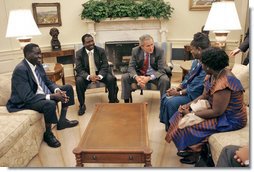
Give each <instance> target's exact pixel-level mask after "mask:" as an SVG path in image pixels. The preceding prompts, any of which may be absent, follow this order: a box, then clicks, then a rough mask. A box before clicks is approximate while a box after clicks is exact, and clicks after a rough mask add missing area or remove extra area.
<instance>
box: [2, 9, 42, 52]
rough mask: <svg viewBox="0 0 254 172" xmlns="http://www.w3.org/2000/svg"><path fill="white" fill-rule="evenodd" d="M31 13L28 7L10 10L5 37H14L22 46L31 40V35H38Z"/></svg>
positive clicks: (38, 31)
mask: <svg viewBox="0 0 254 172" xmlns="http://www.w3.org/2000/svg"><path fill="white" fill-rule="evenodd" d="M40 34H41V32H40V30H39V29H38V27H37V25H36V23H35V21H34V18H33V16H32V13H31V11H30V10H28V9H23V10H12V11H10V13H9V20H8V25H7V31H6V37H7V38H9V37H16V38H17V39H18V40H19V41H20V44H21V47H23V46H24V45H25V44H27V43H29V42H30V41H31V36H34V35H40Z"/></svg>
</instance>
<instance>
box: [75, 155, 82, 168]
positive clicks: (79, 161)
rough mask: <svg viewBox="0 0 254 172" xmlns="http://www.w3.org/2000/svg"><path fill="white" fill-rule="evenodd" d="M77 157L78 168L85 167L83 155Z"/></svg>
mask: <svg viewBox="0 0 254 172" xmlns="http://www.w3.org/2000/svg"><path fill="white" fill-rule="evenodd" d="M75 157H76V167H83V166H84V165H83V163H82V155H81V154H75Z"/></svg>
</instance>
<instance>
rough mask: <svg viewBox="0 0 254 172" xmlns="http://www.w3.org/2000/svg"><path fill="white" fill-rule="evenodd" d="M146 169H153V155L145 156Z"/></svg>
mask: <svg viewBox="0 0 254 172" xmlns="http://www.w3.org/2000/svg"><path fill="white" fill-rule="evenodd" d="M144 167H152V163H151V154H145V165H144Z"/></svg>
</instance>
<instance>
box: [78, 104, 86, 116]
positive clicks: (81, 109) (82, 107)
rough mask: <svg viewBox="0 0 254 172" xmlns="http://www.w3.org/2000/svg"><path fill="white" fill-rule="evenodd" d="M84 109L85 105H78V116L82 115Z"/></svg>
mask: <svg viewBox="0 0 254 172" xmlns="http://www.w3.org/2000/svg"><path fill="white" fill-rule="evenodd" d="M85 111H86V105H83V106H80V107H79V110H78V115H79V116H82V115H84V113H85Z"/></svg>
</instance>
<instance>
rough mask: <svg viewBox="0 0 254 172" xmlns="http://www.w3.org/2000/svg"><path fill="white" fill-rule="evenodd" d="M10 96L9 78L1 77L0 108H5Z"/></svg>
mask: <svg viewBox="0 0 254 172" xmlns="http://www.w3.org/2000/svg"><path fill="white" fill-rule="evenodd" d="M10 95H11V78H10V77H9V76H2V75H1V78H0V106H5V105H6V104H7V101H8V100H9V98H10Z"/></svg>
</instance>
